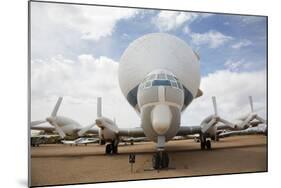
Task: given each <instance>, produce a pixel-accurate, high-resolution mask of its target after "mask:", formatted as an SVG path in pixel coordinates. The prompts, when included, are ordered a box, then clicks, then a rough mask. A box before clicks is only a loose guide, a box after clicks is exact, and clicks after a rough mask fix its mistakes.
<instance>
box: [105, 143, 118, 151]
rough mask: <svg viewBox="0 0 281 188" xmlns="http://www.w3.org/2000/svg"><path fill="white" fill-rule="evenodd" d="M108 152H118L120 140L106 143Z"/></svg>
mask: <svg viewBox="0 0 281 188" xmlns="http://www.w3.org/2000/svg"><path fill="white" fill-rule="evenodd" d="M105 153H106V154H117V153H118V141H116V140H114V141H113V142H112V143H111V144H106V147H105Z"/></svg>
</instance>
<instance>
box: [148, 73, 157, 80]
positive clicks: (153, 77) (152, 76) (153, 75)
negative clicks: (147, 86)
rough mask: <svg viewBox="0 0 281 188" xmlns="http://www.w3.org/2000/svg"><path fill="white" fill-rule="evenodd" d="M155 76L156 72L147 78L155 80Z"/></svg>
mask: <svg viewBox="0 0 281 188" xmlns="http://www.w3.org/2000/svg"><path fill="white" fill-rule="evenodd" d="M155 77H156V74H152V75H150V76H148V78H147V79H148V80H154V79H155Z"/></svg>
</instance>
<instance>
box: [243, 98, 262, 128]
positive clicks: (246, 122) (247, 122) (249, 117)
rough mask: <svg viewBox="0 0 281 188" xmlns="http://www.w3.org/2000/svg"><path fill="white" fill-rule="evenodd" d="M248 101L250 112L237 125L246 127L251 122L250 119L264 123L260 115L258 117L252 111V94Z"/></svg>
mask: <svg viewBox="0 0 281 188" xmlns="http://www.w3.org/2000/svg"><path fill="white" fill-rule="evenodd" d="M249 103H250V108H251V112H250V113H249V115H248V116H246V118H244V120H243V121H242V123H241V124H240V125H239V127H240V128H242V129H245V128H248V127H249V125H250V123H251V121H253V120H254V119H256V120H258V121H260V122H261V123H265V122H266V121H265V120H264V119H263V118H262V117H260V116H259V115H258V114H257V113H256V112H255V111H254V105H253V98H252V96H249Z"/></svg>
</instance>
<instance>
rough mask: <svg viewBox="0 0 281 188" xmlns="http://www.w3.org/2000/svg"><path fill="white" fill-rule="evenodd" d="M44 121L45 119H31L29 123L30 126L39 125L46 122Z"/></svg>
mask: <svg viewBox="0 0 281 188" xmlns="http://www.w3.org/2000/svg"><path fill="white" fill-rule="evenodd" d="M46 122H47V121H46V120H39V121H32V122H31V123H30V125H31V127H32V126H35V125H40V124H42V123H46Z"/></svg>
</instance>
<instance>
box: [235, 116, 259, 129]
mask: <svg viewBox="0 0 281 188" xmlns="http://www.w3.org/2000/svg"><path fill="white" fill-rule="evenodd" d="M255 116H256V115H255V114H250V115H249V116H248V117H247V118H246V119H245V120H244V121H243V122H242V123H241V124H240V125H239V127H240V128H242V129H244V128H246V127H245V126H246V125H247V124H249V123H250V121H252V120H253V119H254V118H255Z"/></svg>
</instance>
